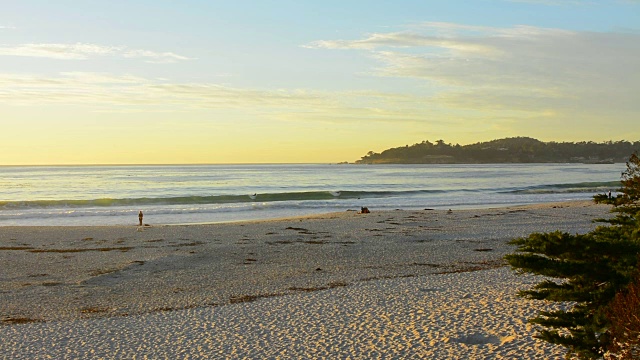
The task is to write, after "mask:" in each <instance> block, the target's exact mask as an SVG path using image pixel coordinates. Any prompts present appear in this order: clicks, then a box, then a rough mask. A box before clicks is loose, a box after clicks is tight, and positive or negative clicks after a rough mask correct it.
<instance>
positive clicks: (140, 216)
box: [138, 210, 144, 226]
mask: <svg viewBox="0 0 640 360" xmlns="http://www.w3.org/2000/svg"><path fill="white" fill-rule="evenodd" d="M143 217H144V215H142V210H140V212H139V213H138V220H140V226H142V218H143Z"/></svg>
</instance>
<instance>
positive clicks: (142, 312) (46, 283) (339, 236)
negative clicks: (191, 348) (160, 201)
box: [0, 201, 610, 357]
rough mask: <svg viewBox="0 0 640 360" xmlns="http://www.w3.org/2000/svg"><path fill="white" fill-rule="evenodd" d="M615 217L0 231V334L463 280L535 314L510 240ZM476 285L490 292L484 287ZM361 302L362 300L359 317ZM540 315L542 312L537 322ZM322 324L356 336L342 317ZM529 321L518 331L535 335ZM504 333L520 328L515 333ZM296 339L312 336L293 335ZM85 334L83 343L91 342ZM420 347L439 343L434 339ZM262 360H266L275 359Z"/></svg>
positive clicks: (473, 213)
mask: <svg viewBox="0 0 640 360" xmlns="http://www.w3.org/2000/svg"><path fill="white" fill-rule="evenodd" d="M609 210H610V207H609V206H606V205H596V204H594V203H593V202H591V201H577V202H562V203H543V204H536V205H525V206H515V207H506V208H491V209H475V210H454V211H451V212H449V211H442V210H421V211H413V210H392V211H375V209H373V210H372V212H371V213H370V214H356V213H355V212H352V211H349V212H346V211H345V212H338V213H335V212H334V213H329V214H320V215H307V216H301V217H295V218H287V219H268V220H261V221H243V222H235V223H218V224H206V225H156V226H149V227H145V228H144V231H137V227H136V226H75V227H67V226H60V227H55V226H34V227H23V226H15V227H3V228H2V232H0V260H1V261H2V262H3V264H5V265H4V266H3V272H2V273H1V274H0V279H1V280H2V281H1V282H0V293H1V294H2V296H1V297H0V320H1V321H0V335H1V336H2V337H3V339H4V338H6V339H7V341H8V343H11V341H13V340H15V341H17V342H19V341H18V340H17V339H19V338H20V336H23V335H24V336H27V335H29V336H35V339H38V340H37V341H38V342H45V343H46V342H47V341H49V340H47V338H48V337H51V334H50V333H47V334H48V335H46V336H45V335H43V334H44V333H41V335H40V336H42V338H40V337H38V336H36V335H34V333H33V332H34V331H35V332H36V333H38V332H42V331H45V329H50V328H54V327H56V326H59V325H56V324H67V325H64V326H71V327H76V326H94V325H90V324H98V323H96V322H104V321H107V322H109V323H113V324H114V325H113V326H115V327H118V326H125V325H124V324H130V323H131V322H135V321H152V322H153V321H155V320H152V319H159V320H157V321H160V322H159V323H158V322H153V324H152V325H153V326H154V327H160V328H161V327H163V326H168V325H167V324H164V323H162V322H163V321H165V320H167V319H168V318H171V319H174V318H175V319H174V320H175V321H185V320H186V319H187V318H189V317H190V316H196V317H202V318H210V316H217V315H215V314H218V313H220V312H227V311H230V312H232V313H234V311H240V310H239V309H244V310H242V311H249V310H250V309H253V310H251V311H254V310H255V311H258V310H260V309H262V310H260V311H267V312H268V311H269V307H268V306H267V305H266V304H272V305H273V306H275V305H274V304H278V305H277V306H279V307H280V308H282V307H284V308H286V307H288V306H294V304H297V303H298V302H306V303H305V304H306V305H305V306H307V307H306V308H305V307H303V308H301V309H299V311H302V312H304V311H306V310H308V311H310V312H314V311H316V310H318V306H320V307H322V306H323V305H321V303H316V302H314V301H316V300H313V299H316V298H319V297H327V296H329V297H330V298H331V297H332V296H334V297H335V296H347V297H349V296H353V297H354V299H361V298H362V297H363V296H365V295H366V296H365V297H371V296H373V297H374V298H379V297H380V296H383V297H386V296H391V298H393V299H395V298H396V297H399V298H398V299H396V300H394V301H397V302H398V303H397V306H398V307H399V308H404V307H405V306H409V304H405V303H406V302H407V301H409V300H402V297H403V296H405V294H404V293H402V292H395V291H394V292H393V293H392V294H387V295H383V293H385V292H384V291H383V293H379V294H378V293H376V291H378V290H375V289H377V288H379V287H380V286H382V288H380V289H384V288H385V287H386V286H388V287H391V288H395V287H397V286H400V287H402V286H409V287H410V288H415V287H416V286H418V285H417V284H419V283H422V282H424V283H429V282H440V281H445V280H444V279H456V283H459V284H460V285H459V286H460V287H462V288H464V287H465V286H468V287H470V288H475V289H477V290H476V292H475V293H474V294H475V295H473V296H472V297H473V298H474V299H476V300H477V301H479V302H484V303H485V304H486V305H487V306H489V305H491V304H495V303H496V299H497V298H500V299H502V300H500V301H499V303H500V304H502V305H505V308H508V307H510V306H512V307H514V308H515V310H514V311H519V309H518V306H532V305H531V304H532V303H529V302H526V301H524V300H522V299H518V298H516V297H515V296H514V295H515V292H516V289H515V287H517V286H522V285H523V284H531V281H532V280H531V279H530V278H527V277H520V276H518V277H516V276H515V275H513V274H512V273H511V271H510V270H509V269H507V268H505V267H504V261H503V257H504V255H505V254H507V253H510V252H512V251H513V247H512V246H511V245H508V244H507V242H508V241H509V240H510V239H513V238H516V237H520V236H526V235H528V234H530V233H532V232H545V231H553V230H561V231H566V232H570V233H575V232H579V233H584V232H587V231H590V230H591V229H593V228H594V227H595V226H597V224H594V223H593V222H592V220H593V219H596V218H602V217H606V216H607V214H609ZM493 278H496V279H498V280H500V279H501V280H500V281H497V283H495V284H494V283H493V280H489V279H493ZM438 279H441V280H438ZM479 279H484V280H481V281H482V282H487V283H486V284H484V283H477V281H480V280H479ZM382 284H387V285H384V286H383V285H382ZM402 284H405V285H402ZM406 284H410V285H406ZM443 284H444V285H438V286H439V287H437V288H439V289H440V288H442V289H443V290H442V294H447V293H448V291H449V290H451V289H453V288H454V287H455V286H454V285H453V283H452V285H451V286H452V287H451V289H448V288H447V286H446V281H445V283H443ZM492 284H493V285H492ZM485 285H486V286H485ZM456 286H457V285H456ZM418 287H419V286H418ZM362 288H371V289H373V290H370V291H372V292H371V293H368V294H365V293H362V291H363V290H358V289H362ZM483 289H484V290H483ZM485 290H486V294H484V295H483V293H484V292H485ZM367 291H369V290H367ZM381 291H382V290H381ZM385 291H386V290H385ZM451 291H453V290H451ZM409 292H410V293H411V294H413V295H411V296H417V299H421V300H419V301H428V298H429V297H430V296H431V295H432V294H431V293H430V292H429V291H427V292H423V291H417V292H415V291H413V292H412V291H409ZM340 294H343V295H340ZM376 294H378V295H376ZM393 294H395V295H393ZM492 294H493V295H492ZM496 294H498V295H496ZM425 296H426V298H425ZM443 296H444V297H443V298H442V299H441V301H442V303H438V305H437V306H444V307H445V308H446V309H451V308H450V305H447V302H446V300H447V296H446V295H443ZM391 298H389V299H391ZM507 298H508V299H507ZM456 299H458V300H455V299H454V300H452V301H451V303H452V304H453V305H456V304H457V305H456V306H461V305H460V302H461V301H462V302H463V303H465V304H467V303H468V302H467V301H466V300H465V298H463V297H460V298H456ZM309 301H310V303H308V302H309ZM323 301H329V300H327V299H326V298H325V300H323ZM358 301H359V300H354V306H356V305H355V304H358ZM389 301H390V300H389ZM416 301H418V300H416ZM434 301H435V300H434ZM439 301H440V300H439ZM509 304H511V305H509ZM515 304H519V305H518V306H516V305H515ZM523 304H524V305H523ZM526 304H530V305H526ZM360 305H361V306H365V305H362V304H360ZM453 305H451V306H453ZM502 305H501V306H502ZM344 306H348V305H344ZM366 306H369V305H366ZM370 306H372V308H370V309H355V308H345V309H344V311H345V312H346V313H347V314H351V312H353V311H356V312H357V311H364V310H367V311H369V310H370V311H372V312H378V311H384V307H383V308H380V304H378V305H375V304H370ZM433 306H436V305H433ZM465 306H471V305H470V304H467V305H465ZM496 306H497V305H496ZM545 306H546V305H545ZM445 308H443V309H442V312H438V314H439V315H437V314H436V315H433V316H436V317H435V318H434V320H433V321H436V322H437V323H438V324H440V323H441V322H442V321H445V320H446V314H447V312H448V311H453V310H446V311H445V310H444V309H445ZM234 309H235V310H234ZM305 309H306V310H305ZM531 309H534V307H531V308H530V309H529V310H526V311H528V312H530V311H533V310H531ZM412 311H413V310H412ZM416 311H417V310H416ZM474 311H478V312H480V313H481V314H483V315H482V316H483V318H486V319H485V320H486V321H487V324H489V325H487V326H489V327H496V326H498V325H497V322H504V319H501V318H500V315H499V314H491V313H486V314H485V313H483V311H484V310H483V308H482V307H479V308H477V309H476V310H474ZM499 311H505V310H504V309H502V308H501V310H499ZM523 311H525V310H523ZM276 312H277V311H276ZM196 313H197V315H194V314H196ZM234 314H235V313H234ZM509 314H511V315H509V316H518V315H517V313H509ZM307 315H308V314H307ZM414 315H415V314H414ZM414 315H411V316H414ZM462 315H463V314H460V316H462ZM185 316H186V317H187V318H184V317H185ZM230 316H232V318H233V317H234V316H239V315H237V314H235V315H233V314H232V315H230ZM279 316H281V317H283V318H286V317H287V316H288V315H286V314H284V313H283V314H280V315H279ZM301 316H302V315H301ZM345 316H346V315H345ZM349 316H352V315H349ZM354 316H355V315H354ZM438 316H445V319H444V320H443V319H440V318H438ZM495 316H497V317H495ZM303 317H305V316H303ZM520 317H522V315H520ZM357 319H360V318H359V317H358V316H356V318H354V320H353V321H360V320H357ZM438 319H440V320H438ZM492 319H493V320H492ZM500 319H501V320H500ZM174 320H171V321H174ZM414 320H415V319H414ZM485 320H483V321H485ZM220 321H228V319H222V320H220ZM247 321H249V320H247ZM274 321H276V320H274ZM283 321H284V320H283ZM319 321H320V320H319ZM322 321H330V322H331V321H338V322H339V323H342V324H343V325H344V326H347V325H348V324H346V323H344V322H342V321H340V319H337V320H336V319H334V320H328V319H326V318H323V320H322ZM363 321H364V320H363ZM459 321H463V322H464V321H467V320H464V318H463V319H460V320H459ZM468 321H471V320H470V319H468ZM518 321H520V322H522V321H524V320H522V321H521V320H518ZM520 322H519V323H518V324H520V325H518V326H525V325H526V324H525V323H520ZM83 324H84V325H83ZM203 324H206V322H205V323H203ZM443 324H444V325H442V326H445V325H446V321H445V322H444V323H443ZM307 325H309V324H307ZM321 325H322V324H321V323H314V324H310V325H309V326H321ZM334 325H335V326H339V324H334ZM507 325H508V326H507V327H509V326H512V325H513V326H515V325H514V324H512V322H511V321H509V322H508V324H507ZM60 326H62V325H60ZM127 326H128V325H127ZM203 326H207V325H203ZM247 326H249V325H247ZM271 326H275V327H276V330H277V329H281V328H286V327H287V326H288V325H287V324H286V321H285V322H283V323H278V324H275V325H273V324H272V325H271ZM500 326H502V325H500ZM498 327H499V326H498ZM298 330H299V331H303V330H302V329H293V330H291V331H293V333H295V331H298ZM343 330H344V329H343ZM512 330H513V329H512V328H508V329H502V330H500V331H498V332H495V331H494V332H492V333H491V334H493V335H491V334H489V335H487V334H485V335H486V336H485V335H483V336H485V337H480V338H478V339H480V340H478V339H476V338H473V339H476V340H478V341H479V342H480V343H481V345H482V346H485V345H486V346H488V347H492V346H494V347H500V346H499V345H501V344H503V340H500V339H502V338H504V337H505V336H506V337H507V338H508V337H509V336H512V335H504V336H503V335H500V336H498V335H495V334H498V333H501V332H505V331H506V332H510V331H512ZM128 331H132V330H128ZM150 331H153V330H150ZM212 331H213V330H212ZM215 331H224V329H218V328H216V329H215ZM274 331H275V330H274ZM496 331H497V330H496ZM514 331H515V330H514ZM518 331H522V330H518ZM45 333H46V331H45ZM201 335H202V334H200V335H197V334H194V336H201ZM228 335H229V336H231V335H232V334H228ZM472 335H473V334H468V336H472ZM529 335H533V332H530V334H528V335H527V336H529ZM78 336H80V337H81V338H82V337H83V336H84V335H82V332H80V335H78ZM158 336H160V334H159V335H158ZM421 336H423V337H425V338H429V339H431V340H433V338H431V337H430V336H431V335H428V334H422V335H421ZM460 336H462V335H460ZM465 336H466V335H465ZM494 336H495V337H494ZM513 336H515V335H513ZM517 336H518V337H520V336H521V334H519V335H517ZM522 336H524V335H522ZM450 338H451V337H450ZM451 339H452V338H451ZM460 339H461V338H460ZM465 339H466V338H465ZM473 339H471V340H469V341H471V342H473V341H475V340H473ZM483 339H484V340H483ZM496 339H498V340H496ZM527 339H528V338H527ZM532 339H533V338H532ZM342 340H344V339H342ZM431 340H429V341H431ZM463 340H464V339H463ZM467 340H468V339H467ZM30 341H31V342H33V341H36V340H30ZM78 341H80V340H78ZM402 341H404V340H402ZM434 341H435V340H434ZM465 341H466V340H465ZM527 341H528V343H531V344H536V345H535V347H536V348H537V347H538V345H540V344H539V343H535V342H532V341H534V340H527ZM454 342H455V341H449V342H443V343H442V344H443V345H442V347H443V348H448V346H450V345H452V344H453V343H454ZM461 342H462V343H464V341H462V340H461ZM508 342H509V343H511V341H508ZM459 343H460V342H459ZM447 344H448V345H447ZM0 346H1V345H0ZM7 346H8V345H7ZM238 346H240V347H244V346H250V344H244V345H238ZM403 346H404V345H403ZM527 346H528V345H527ZM432 347H433V346H432ZM436 348H438V346H436ZM261 349H262V350H261V351H263V352H259V353H257V354H258V355H259V356H258V357H264V356H267V357H268V356H270V355H269V354H270V353H269V352H264V351H266V350H265V349H264V348H261ZM0 350H2V351H4V352H6V351H9V350H10V349H8V348H5V349H0ZM245 350H247V351H249V349H248V348H247V349H245ZM436 350H437V349H436ZM436 350H434V351H436ZM485 350H486V349H485ZM2 351H0V352H2ZM12 351H17V350H12ZM358 351H360V350H358ZM363 351H364V350H363ZM387 351H390V350H389V349H387ZM415 351H418V350H415ZM545 351H547V350H545ZM549 351H551V350H549ZM554 351H555V350H554ZM418 353H419V352H413V353H412V354H418ZM14 354H16V353H15V352H14ZM329 354H330V355H331V354H333V355H335V354H338V353H336V352H333V353H331V352H330V353H329ZM387 354H399V353H397V352H388V353H387ZM156 355H157V354H156ZM174 355H175V354H174ZM224 355H227V356H233V354H232V353H224ZM236 355H237V354H236ZM281 355H282V354H281ZM247 356H249V357H251V356H250V355H247ZM302 356H303V357H304V355H302ZM365 357H366V356H365Z"/></svg>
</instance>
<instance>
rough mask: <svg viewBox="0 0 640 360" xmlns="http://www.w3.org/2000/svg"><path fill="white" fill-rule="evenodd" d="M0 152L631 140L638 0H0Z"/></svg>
mask: <svg viewBox="0 0 640 360" xmlns="http://www.w3.org/2000/svg"><path fill="white" fill-rule="evenodd" d="M0 8H1V9H2V11H1V12H0V165H48V164H197V163H210V164H211V163H213V164H215V163H335V162H342V161H348V162H353V161H355V160H357V159H359V158H360V157H362V156H364V155H365V154H366V153H367V152H368V151H375V152H380V151H383V150H385V149H387V148H391V147H398V146H404V145H411V144H414V143H420V142H422V141H424V140H429V141H432V142H434V141H436V140H440V139H442V140H444V141H445V142H447V143H452V144H461V145H464V144H470V143H476V142H480V141H489V140H493V139H498V138H505V137H515V136H529V137H534V138H537V139H539V140H542V141H558V142H562V141H596V142H601V141H609V140H612V141H619V140H630V141H638V140H640V117H639V116H638V115H639V114H640V0H609V1H607V0H602V1H596V0H593V1H589V0H584V1H578V0H519V1H516V0H473V1H456V0H448V1H440V0H438V1H435V0H434V1H431V0H415V1H413V0H411V1H410V0H394V1H378V0H367V1H360V0H353V1H349V0H341V1H335V0H324V1H311V0H296V1H289V0H281V1H277V0H272V1H266V0H264V1H261V0H255V1H244V0H235V1H204V0H183V1H173V0H128V1H124V0H108V1H107V0H101V1H97V0H83V1H80V0H76V1H72V0H56V1H51V0H43V1H38V0H20V1H18V0H0Z"/></svg>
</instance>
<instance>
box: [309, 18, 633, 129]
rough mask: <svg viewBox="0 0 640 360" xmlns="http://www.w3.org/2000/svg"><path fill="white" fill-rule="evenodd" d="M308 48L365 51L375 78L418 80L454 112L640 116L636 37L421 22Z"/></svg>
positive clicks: (588, 116) (604, 116) (591, 116)
mask: <svg viewBox="0 0 640 360" xmlns="http://www.w3.org/2000/svg"><path fill="white" fill-rule="evenodd" d="M307 47H310V48H324V49H347V50H359V51H366V53H367V54H369V55H370V56H372V57H373V58H375V59H377V60H378V61H379V64H380V66H379V67H378V68H377V69H374V73H375V74H376V75H378V76H385V77H406V78H414V79H421V80H423V81H425V82H426V83H427V84H429V85H430V86H431V87H433V88H434V89H438V90H439V92H438V94H437V95H436V96H435V98H434V99H438V100H439V101H441V102H442V103H443V104H447V106H450V107H451V108H466V109H475V110H491V111H493V112H494V113H496V114H498V113H499V112H500V111H503V112H504V111H518V112H531V113H547V114H554V116H558V118H562V116H564V117H569V116H577V117H580V116H584V117H585V118H594V116H601V117H602V118H608V117H612V116H617V115H620V116H621V117H622V118H625V119H629V116H630V114H633V113H635V114H637V113H639V112H640V104H639V103H638V102H637V99H634V98H637V95H636V94H638V93H640V72H639V71H638V69H639V68H640V34H637V33H613V32H611V33H596V32H578V31H567V30H560V29H546V28H538V27H531V26H516V27H512V28H491V27H477V26H468V25H459V24H450V23H424V24H419V25H416V26H413V27H412V28H411V30H408V31H406V32H393V33H376V34H370V35H367V36H366V37H363V38H361V39H355V40H323V41H317V42H313V43H311V44H309V45H307ZM622 114H623V115H622Z"/></svg>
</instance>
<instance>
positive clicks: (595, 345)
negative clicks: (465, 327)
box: [505, 153, 640, 359]
mask: <svg viewBox="0 0 640 360" xmlns="http://www.w3.org/2000/svg"><path fill="white" fill-rule="evenodd" d="M594 201H595V202H597V203H606V204H611V205H613V208H612V213H613V214H615V215H614V216H613V217H611V218H610V219H598V220H596V221H599V222H605V223H608V225H602V226H598V227H597V228H596V229H595V230H593V231H591V232H589V233H586V234H575V235H572V234H568V233H563V232H559V231H556V232H550V233H534V234H531V235H529V236H528V237H525V238H518V239H514V240H512V241H511V243H512V244H514V245H517V252H516V253H514V254H510V255H507V256H506V257H505V258H506V260H507V262H508V263H509V264H510V265H511V266H512V268H513V269H515V270H516V271H517V272H519V273H533V274H538V275H544V276H546V277H548V279H547V280H544V281H542V282H540V283H538V284H536V285H535V286H534V287H533V289H530V290H524V291H520V292H519V295H520V296H523V297H526V298H529V299H539V300H550V301H556V302H572V303H571V304H572V305H571V306H567V309H566V310H556V311H542V312H540V313H539V315H538V316H537V317H535V318H533V319H530V320H529V321H530V322H531V323H534V324H538V325H540V326H541V327H542V329H541V330H540V331H539V333H538V334H537V335H536V337H538V338H540V339H542V340H545V341H548V342H550V343H553V344H559V345H563V346H565V347H567V348H568V350H569V355H570V356H571V355H575V356H577V357H578V358H581V359H596V358H601V357H602V354H604V352H605V351H606V349H607V348H608V347H609V345H610V342H611V337H610V334H609V329H610V327H611V323H610V322H611V320H610V319H609V317H607V312H608V309H609V307H610V306H611V303H612V302H613V300H614V298H615V295H616V293H618V292H620V291H621V290H623V289H625V288H626V287H627V286H628V284H629V283H630V282H631V280H632V279H633V278H634V276H635V275H636V274H637V272H638V254H639V253H640V158H638V154H637V153H634V154H633V155H632V156H631V157H630V158H629V161H628V162H627V167H626V170H625V171H624V172H623V173H622V180H621V188H620V189H618V195H617V196H615V197H609V196H608V195H606V194H605V195H596V196H595V197H594Z"/></svg>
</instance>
